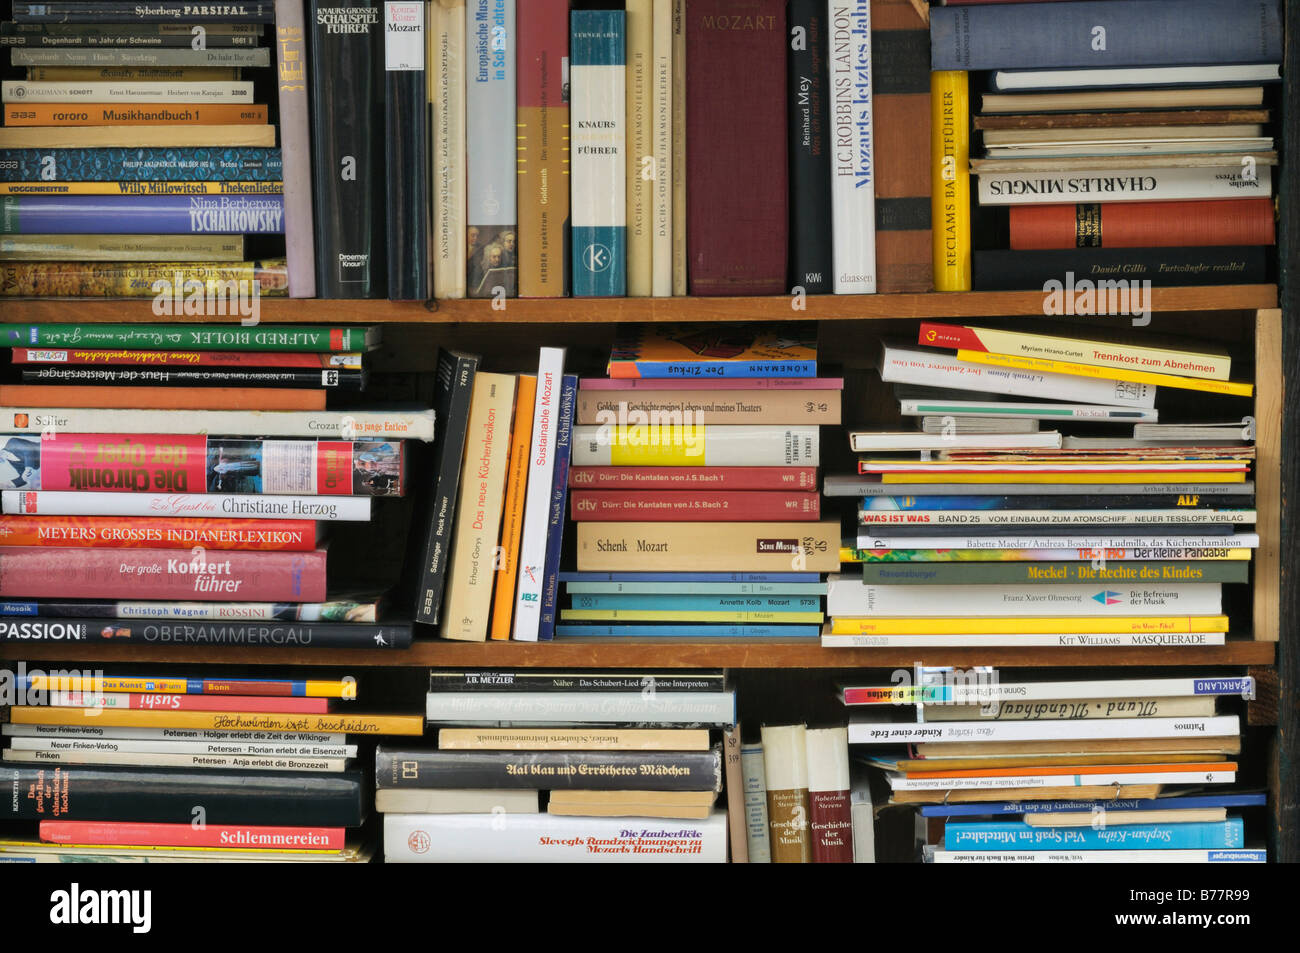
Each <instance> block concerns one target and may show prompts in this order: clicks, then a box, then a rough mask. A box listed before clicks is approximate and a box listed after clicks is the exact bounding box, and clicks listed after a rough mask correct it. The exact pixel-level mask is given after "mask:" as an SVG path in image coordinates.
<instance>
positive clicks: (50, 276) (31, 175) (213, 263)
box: [0, 2, 287, 316]
mask: <svg viewBox="0 0 1300 953" xmlns="http://www.w3.org/2000/svg"><path fill="white" fill-rule="evenodd" d="M12 16H13V19H12V20H9V21H5V22H3V23H0V40H2V41H3V45H4V46H6V47H9V56H10V58H11V63H12V65H13V66H14V67H18V68H21V69H25V70H26V75H25V76H24V77H23V78H21V79H6V80H5V82H4V83H3V87H2V88H0V99H3V103H4V128H3V129H0V206H2V207H3V215H2V216H0V276H2V280H0V295H17V296H49V297H73V296H85V297H102V296H108V297H154V298H155V300H156V301H158V302H161V303H162V304H163V305H164V307H165V310H162V311H158V312H157V313H158V314H159V315H168V316H177V315H179V314H182V313H183V314H192V313H194V312H193V311H189V310H185V311H178V310H174V309H173V304H174V303H175V304H179V303H181V302H183V301H184V300H185V297H186V296H187V295H190V294H192V293H193V292H194V291H195V290H196V289H197V292H198V294H199V295H200V296H202V295H203V294H204V293H205V292H207V291H210V290H212V289H214V288H216V287H219V286H220V285H221V284H222V283H224V282H228V281H246V282H254V281H256V282H258V283H259V285H260V294H262V295H276V294H285V293H286V288H287V272H286V268H285V261H284V258H283V248H284V245H283V240H282V239H281V238H280V236H281V235H282V234H283V233H284V196H283V192H284V186H283V174H282V166H281V158H280V149H279V148H276V131H277V127H276V126H275V125H273V124H271V123H270V122H269V121H268V119H269V116H268V106H267V104H266V103H257V102H254V97H255V95H256V93H255V86H254V84H255V80H256V79H257V77H258V76H259V75H263V74H264V75H266V76H267V77H268V78H269V76H270V73H269V71H268V70H267V69H266V67H269V66H270V65H271V45H272V44H270V43H268V42H266V38H265V36H264V33H265V31H266V27H267V24H270V23H271V22H272V20H273V4H271V3H258V4H248V5H241V6H233V5H225V6H212V7H202V6H197V5H192V4H175V3H164V4H157V5H149V6H145V5H134V6H132V5H124V4H118V3H90V4H87V3H77V4H67V3H53V4H44V3H22V2H19V3H15V4H13V13H12ZM222 18H224V19H222ZM247 236H253V238H252V239H250V240H249V241H248V243H247V245H246V237H247ZM259 243H260V244H259ZM254 244H258V248H259V250H258V251H257V252H255V253H254V255H253V256H252V257H250V255H249V253H248V252H249V248H250V247H252V246H253V245H254ZM264 252H265V253H266V254H263V253H264ZM267 254H269V257H267ZM164 289H165V291H166V293H164ZM173 291H174V295H173V294H172V292H173Z"/></svg>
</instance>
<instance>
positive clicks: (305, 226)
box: [275, 0, 316, 298]
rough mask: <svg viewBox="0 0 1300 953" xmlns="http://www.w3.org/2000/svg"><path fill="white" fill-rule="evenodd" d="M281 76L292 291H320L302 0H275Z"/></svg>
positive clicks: (310, 294)
mask: <svg viewBox="0 0 1300 953" xmlns="http://www.w3.org/2000/svg"><path fill="white" fill-rule="evenodd" d="M275 51H276V66H277V74H278V77H279V81H280V157H281V161H282V163H283V165H284V246H285V257H286V258H287V259H288V262H287V263H288V270H289V296H290V297H291V298H314V297H316V249H315V242H314V240H313V238H312V235H313V232H312V217H311V134H310V132H309V130H308V128H307V44H306V36H305V33H304V20H303V0H275Z"/></svg>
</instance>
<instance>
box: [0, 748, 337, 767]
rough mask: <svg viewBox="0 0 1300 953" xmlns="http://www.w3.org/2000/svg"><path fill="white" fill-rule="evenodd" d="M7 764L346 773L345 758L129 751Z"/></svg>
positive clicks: (18, 754)
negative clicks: (142, 766) (121, 765)
mask: <svg viewBox="0 0 1300 953" xmlns="http://www.w3.org/2000/svg"><path fill="white" fill-rule="evenodd" d="M3 756H4V760H5V761H21V762H27V763H30V764H41V763H51V764H126V765H145V766H152V767H164V768H166V767H177V768H227V769H231V770H239V771H342V770H343V767H344V762H345V760H346V759H344V758H305V757H299V756H297V755H279V754H277V755H258V756H248V755H209V754H161V753H157V754H149V753H146V752H140V753H133V752H126V751H118V752H108V751H22V750H18V749H14V748H10V749H7V750H5V751H4V752H3Z"/></svg>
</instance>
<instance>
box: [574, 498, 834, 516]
mask: <svg viewBox="0 0 1300 953" xmlns="http://www.w3.org/2000/svg"><path fill="white" fill-rule="evenodd" d="M569 507H570V516H571V517H572V519H573V520H574V522H583V521H589V522H609V521H622V520H687V521H690V520H714V521H717V522H726V521H730V520H815V519H819V518H820V517H821V496H820V495H819V494H817V493H798V492H762V491H757V492H754V491H750V492H738V493H712V492H702V491H699V490H691V491H685V492H677V491H671V490H669V491H666V492H658V491H619V490H574V492H573V494H572V495H571V497H570V501H569Z"/></svg>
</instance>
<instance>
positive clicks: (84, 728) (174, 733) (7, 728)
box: [0, 725, 346, 745]
mask: <svg viewBox="0 0 1300 953" xmlns="http://www.w3.org/2000/svg"><path fill="white" fill-rule="evenodd" d="M0 734H3V735H8V736H10V737H13V738H115V739H126V738H130V739H136V740H140V739H153V740H158V741H255V742H257V743H259V744H271V743H273V742H277V741H282V742H286V743H288V744H294V745H305V744H313V745H341V744H343V742H344V740H345V738H346V735H344V734H343V733H342V732H337V731H331V732H307V731H222V730H219V729H203V728H125V727H115V726H106V727H103V728H101V727H98V726H96V725H0Z"/></svg>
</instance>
